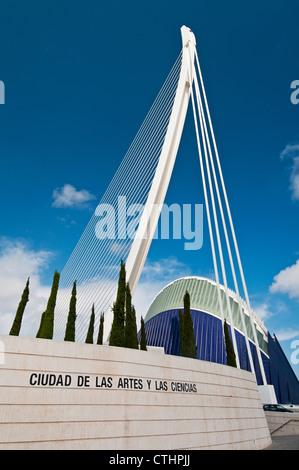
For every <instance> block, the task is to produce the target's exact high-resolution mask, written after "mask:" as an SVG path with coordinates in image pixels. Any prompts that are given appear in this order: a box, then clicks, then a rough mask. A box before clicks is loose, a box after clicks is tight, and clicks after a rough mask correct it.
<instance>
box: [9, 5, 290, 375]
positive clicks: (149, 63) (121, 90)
mask: <svg viewBox="0 0 299 470" xmlns="http://www.w3.org/2000/svg"><path fill="white" fill-rule="evenodd" d="M298 13H299V5H298V2H296V1H282V0H281V1H259V2H258V1H256V0H253V1H251V2H238V1H228V2H220V1H215V0H212V1H211V0H209V1H200V0H196V1H193V0H190V1H189V2H188V3H184V2H179V1H176V0H175V1H171V2H170V1H169V0H167V1H163V0H162V1H159V2H157V1H155V0H153V1H151V2H137V1H126V2H123V1H119V0H117V1H114V2H99V1H84V2H83V1H82V0H81V1H76V0H75V1H74V0H72V1H65V0H60V1H55V0H51V2H50V1H44V2H39V1H32V0H29V1H27V2H22V1H20V0H10V1H2V2H1V7H0V80H2V81H3V82H4V84H5V105H1V106H0V158H1V172H0V196H1V197H0V204H1V231H0V240H1V247H0V249H1V257H0V278H1V280H2V286H5V288H4V289H3V292H2V294H0V295H1V304H2V309H1V315H2V322H0V323H1V324H2V326H1V327H0V328H1V332H2V333H6V332H7V331H6V330H7V325H8V324H10V319H11V314H10V313H9V312H10V310H9V309H12V308H13V305H17V302H18V296H19V293H20V292H21V291H22V289H23V287H24V285H25V281H26V278H27V276H28V275H29V274H30V275H31V276H32V288H33V287H34V286H35V287H36V291H38V295H37V296H36V298H35V303H34V302H33V303H32V309H33V308H35V309H37V308H39V307H40V308H43V306H42V303H43V301H44V298H46V295H47V292H48V291H47V289H48V287H49V285H50V283H51V278H52V274H53V270H54V269H58V270H62V268H63V266H64V264H65V262H66V261H67V259H68V257H69V255H70V254H71V252H72V249H73V247H74V246H75V244H76V242H77V240H78V239H79V237H80V235H81V233H82V232H83V230H84V228H85V226H86V224H87V223H88V221H89V219H90V217H91V215H92V211H93V210H94V209H95V207H96V205H97V202H98V201H99V200H100V199H101V196H102V194H103V193H104V191H105V190H106V188H107V186H108V184H109V182H110V180H111V178H112V177H113V175H114V173H115V171H116V169H117V167H118V165H119V163H120V161H121V160H122V158H123V156H124V155H125V153H126V151H127V149H128V147H129V145H130V143H131V142H132V140H133V138H134V136H135V134H136V132H137V131H138V129H139V126H140V124H141V123H142V121H143V119H144V117H145V115H146V113H147V112H148V110H149V108H150V106H151V104H152V102H153V101H154V99H155V97H156V95H157V93H158V91H159V89H160V87H161V86H162V84H163V82H164V80H165V78H166V76H167V75H168V72H169V70H170V68H171V67H172V65H173V63H174V61H175V60H176V58H177V56H178V54H179V51H180V49H181V37H180V27H181V26H182V25H183V24H185V25H187V26H189V27H190V28H191V29H192V30H193V31H194V33H195V35H196V38H197V50H198V54H199V58H200V62H201V67H202V72H203V75H204V80H205V86H206V91H207V95H208V100H209V105H210V110H211V114H212V119H213V124H214V130H215V134H216V139H217V144H218V148H219V152H220V158H221V163H222V169H223V174H224V178H225V182H226V187H227V191H228V197H229V201H230V205H231V211H232V215H233V219H234V223H235V229H236V234H237V238H238V242H239V248H240V253H241V257H242V262H243V268H244V272H245V276H246V280H247V285H248V291H249V294H250V300H251V303H252V306H253V307H254V308H256V311H257V312H258V313H259V314H260V315H261V317H262V319H263V321H264V323H265V325H266V327H267V328H268V329H269V330H270V332H271V333H276V334H277V335H278V337H279V338H280V340H281V344H282V346H283V348H284V351H285V353H286V355H287V357H288V358H289V359H290V358H291V354H292V352H293V351H294V349H292V347H291V346H292V344H293V342H294V341H296V340H299V317H298V310H299V303H298V302H299V262H298V264H296V262H297V260H298V259H299V240H298V232H299V182H298V180H299V176H298V175H299V127H298V124H299V105H294V104H292V103H291V100H290V96H291V93H292V90H291V88H290V85H291V82H292V81H293V80H296V79H297V80H298V79H299V63H298V50H299V35H298ZM190 168H192V171H190ZM65 185H69V186H67V187H65ZM61 188H66V189H67V193H66V194H65V197H66V198H67V201H68V205H67V206H65V204H61V203H60V204H59V199H58V202H57V197H56V199H55V198H54V197H53V194H54V196H55V195H56V196H58V195H59V194H60V191H61ZM55 190H56V193H55V192H54V191H55ZM55 200H56V203H55ZM60 202H61V200H60ZM166 202H167V203H169V204H170V203H173V202H181V203H182V202H185V203H188V202H198V203H203V202H204V201H203V195H202V188H201V179H200V173H199V163H198V156H197V154H196V147H195V133H194V126H193V122H192V116H191V113H188V116H187V120H186V126H185V129H184V133H183V137H182V141H181V146H180V149H179V152H178V156H177V162H176V165H175V168H174V173H173V177H172V180H171V184H170V187H169V191H168V193H167V197H166ZM62 206H63V207H62ZM166 258H171V269H168V271H167V272H165V269H164V270H163V266H165V262H164V261H163V260H165V259H166ZM151 268H152V269H151ZM28 271H29V272H28ZM211 272H212V259H211V252H210V246H209V242H208V233H207V224H206V223H204V243H203V247H202V249H201V250H199V251H198V252H196V253H194V252H186V251H184V250H183V248H182V243H179V242H175V241H173V242H172V243H171V242H170V243H167V242H166V241H163V240H162V241H161V240H155V241H154V242H153V244H152V246H151V249H150V252H149V258H148V263H147V269H146V270H145V273H144V275H143V278H142V282H144V283H145V284H146V283H149V284H151V286H152V287H153V291H152V292H153V294H152V295H155V293H156V292H155V289H158V287H159V288H160V287H161V283H164V284H165V282H167V281H169V280H172V279H173V278H175V277H179V276H180V275H187V274H200V275H212V274H211ZM155 276H156V277H155ZM6 286H7V287H6ZM271 286H272V287H271ZM14 309H15V307H14ZM32 315H33V313H32ZM298 356H299V355H298ZM298 356H297V357H298ZM293 367H294V370H296V373H297V374H298V373H299V366H298V365H295V364H293Z"/></svg>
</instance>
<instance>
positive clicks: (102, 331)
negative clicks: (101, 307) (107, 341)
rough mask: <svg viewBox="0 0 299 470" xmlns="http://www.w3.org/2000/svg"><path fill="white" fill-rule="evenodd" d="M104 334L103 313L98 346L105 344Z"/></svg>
mask: <svg viewBox="0 0 299 470" xmlns="http://www.w3.org/2000/svg"><path fill="white" fill-rule="evenodd" d="M103 334H104V314H103V313H101V316H100V326H99V333H98V339H97V344H103Z"/></svg>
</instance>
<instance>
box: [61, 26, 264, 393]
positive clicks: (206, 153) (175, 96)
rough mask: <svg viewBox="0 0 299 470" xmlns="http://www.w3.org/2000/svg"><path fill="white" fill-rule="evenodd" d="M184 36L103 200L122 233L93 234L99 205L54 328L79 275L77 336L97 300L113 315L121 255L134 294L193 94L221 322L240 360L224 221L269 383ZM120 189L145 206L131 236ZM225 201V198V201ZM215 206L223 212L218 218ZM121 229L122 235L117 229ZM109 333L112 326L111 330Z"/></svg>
mask: <svg viewBox="0 0 299 470" xmlns="http://www.w3.org/2000/svg"><path fill="white" fill-rule="evenodd" d="M181 35H182V51H181V53H180V55H179V57H178V59H177V61H176V63H175V65H174V67H173V68H172V70H171V72H170V74H169V76H168V78H167V80H166V82H165V84H164V85H163V87H162V89H161V91H160V93H159V95H158V97H157V99H156V101H155V102H154V104H153V106H152V108H151V110H150V112H149V114H148V116H147V117H146V119H145V121H144V123H143V125H142V126H141V128H140V130H139V132H138V134H137V135H136V138H135V139H134V141H133V143H132V145H131V147H130V149H129V150H128V152H127V154H126V156H125V158H124V160H123V162H122V163H121V165H120V167H119V169H118V171H117V173H116V174H115V177H114V178H113V180H112V182H111V184H110V186H109V187H108V189H107V191H106V193H105V194H104V196H103V199H102V200H101V203H100V204H101V207H102V206H103V204H107V211H108V205H109V204H114V206H116V205H117V207H118V210H119V213H121V217H120V218H119V219H118V226H117V229H118V240H117V242H115V240H113V237H111V238H110V237H109V236H107V238H105V240H98V239H97V237H96V236H95V234H96V232H97V223H98V222H97V221H98V216H99V213H98V212H97V209H96V211H95V214H94V216H93V217H92V219H91V221H90V223H89V224H88V226H87V228H86V230H85V232H84V233H83V235H82V237H81V239H80V240H79V242H78V244H77V246H76V248H75V250H74V252H73V253H72V255H71V257H70V259H69V261H68V263H67V265H66V266H65V268H64V270H63V272H62V273H61V287H60V292H62V294H59V295H60V298H58V309H61V310H62V309H64V313H63V314H60V316H59V320H58V323H57V324H56V325H55V328H56V330H57V331H58V333H57V336H58V337H62V334H63V329H64V326H65V324H66V315H67V309H68V308H67V303H68V301H69V296H70V289H71V285H72V282H73V281H74V280H75V279H76V280H77V286H78V290H79V292H78V302H81V304H80V305H78V308H77V310H78V312H79V311H80V309H81V313H80V315H81V316H80V318H79V327H77V328H76V331H77V339H78V340H79V341H80V340H83V339H84V334H85V332H86V329H87V324H88V320H89V316H90V309H91V304H92V303H94V304H95V306H96V310H98V311H104V312H105V314H106V315H107V316H109V315H111V306H112V303H113V301H114V298H115V293H116V286H117V277H118V270H119V263H120V259H123V260H124V261H126V271H127V279H128V282H129V285H130V288H131V292H132V294H133V293H134V291H135V288H136V286H137V283H138V280H139V277H140V274H141V272H142V269H143V266H144V263H145V260H146V256H147V253H148V250H149V247H150V244H151V241H152V238H153V236H154V232H155V229H156V226H157V223H158V219H159V216H160V212H161V209H162V205H163V202H164V199H165V195H166V192H167V188H168V185H169V181H170V178H171V174H172V170H173V166H174V163H175V159H176V155H177V151H178V148H179V144H180V140H181V135H182V131H183V127H184V123H185V117H186V113H187V109H188V103H189V100H190V97H191V103H192V110H193V116H194V124H195V132H196V139H197V146H198V153H199V160H200V168H201V176H202V184H203V191H204V199H205V206H206V212H207V220H208V227H209V235H210V242H211V249H212V258H213V265H214V272H215V278H216V284H217V288H218V300H219V308H220V312H221V317H222V322H223V321H224V313H223V312H224V308H225V309H227V310H228V317H229V321H230V325H231V332H232V342H233V346H234V350H235V354H236V360H237V366H238V367H240V361H239V357H238V349H237V344H236V337H235V328H234V322H233V315H232V312H231V306H230V301H229V289H228V284H227V273H226V269H227V267H226V266H225V262H224V255H223V243H222V241H221V236H220V228H219V225H220V224H221V225H220V227H221V228H222V230H223V232H224V238H225V243H224V247H226V249H227V253H228V257H229V267H230V270H231V273H232V277H233V280H234V288H235V292H236V296H237V298H238V299H239V306H240V307H239V308H240V316H241V318H242V323H243V329H244V332H245V338H246V345H247V351H248V356H249V360H250V365H251V370H252V372H253V373H254V372H255V371H254V366H253V360H252V356H251V350H250V347H249V341H248V335H247V332H246V325H245V320H244V315H243V310H242V307H241V298H240V293H239V287H238V282H237V274H236V267H237V270H238V272H239V275H240V278H241V283H242V287H243V292H244V297H245V300H246V303H247V311H248V312H249V314H250V320H251V327H252V331H253V335H254V341H255V345H256V350H257V354H258V360H259V366H260V369H261V373H262V379H263V383H264V385H266V384H267V381H266V377H265V372H264V367H263V362H262V358H261V353H260V349H259V346H258V340H257V336H256V330H255V326H254V321H253V317H252V314H251V312H252V309H251V307H250V302H249V296H248V292H247V287H246V282H245V277H244V273H243V268H242V263H241V258H240V254H239V249H238V244H237V240H236V236H235V231H234V226H233V221H232V217H231V212H230V207H229V203H228V198H227V193H226V188H225V184H224V179H223V175H222V170H221V165H220V159H219V154H218V150H217V145H216V140H215V135H214V131H213V126H212V122H211V116H210V112H209V107H208V103H207V97H206V93H205V88H204V83H203V78H202V73H201V69H200V65H199V60H198V56H197V51H196V40H195V36H194V34H193V33H192V31H191V30H190V29H189V28H187V27H186V26H183V27H182V28H181ZM119 195H122V196H126V201H127V203H128V202H130V201H131V202H132V201H133V202H134V203H135V204H136V203H137V204H140V205H142V206H143V207H144V209H143V212H141V213H140V219H139V225H138V229H137V231H136V234H135V237H134V238H133V239H132V238H130V239H128V237H126V236H125V235H126V234H125V228H124V219H125V216H126V213H125V209H124V208H122V207H121V202H120V200H119V198H118V202H116V201H117V196H119ZM222 200H224V204H223V203H222ZM122 209H123V210H122ZM217 211H219V212H220V218H218V215H217ZM119 213H118V215H119ZM131 215H133V214H131ZM218 219H219V220H218ZM107 220H108V221H109V220H112V221H113V214H111V215H109V216H108V219H107ZM120 234H123V235H124V236H120ZM230 237H231V239H232V246H231V243H230ZM233 253H234V256H233ZM234 257H235V258H236V263H235V262H234ZM235 264H236V267H235ZM220 276H222V284H223V286H224V289H225V296H226V297H225V299H226V306H224V305H223V298H222V296H221V292H220ZM82 312H84V313H82ZM80 320H81V321H80ZM108 323H109V322H108ZM107 333H109V332H108V331H106V334H107Z"/></svg>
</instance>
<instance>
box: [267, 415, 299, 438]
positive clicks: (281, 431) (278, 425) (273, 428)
mask: <svg viewBox="0 0 299 470" xmlns="http://www.w3.org/2000/svg"><path fill="white" fill-rule="evenodd" d="M265 415H266V418H267V422H268V426H269V430H270V433H271V435H272V436H292V435H297V436H299V413H278V412H276V411H266V412H265ZM298 440H299V437H298Z"/></svg>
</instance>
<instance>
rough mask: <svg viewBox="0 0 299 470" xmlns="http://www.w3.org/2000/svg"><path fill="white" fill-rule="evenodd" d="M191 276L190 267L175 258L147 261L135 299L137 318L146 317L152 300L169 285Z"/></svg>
mask: <svg viewBox="0 0 299 470" xmlns="http://www.w3.org/2000/svg"><path fill="white" fill-rule="evenodd" d="M191 275H192V272H191V270H190V268H189V266H187V265H186V264H184V263H182V262H181V261H179V260H178V259H177V258H175V257H170V258H163V259H160V260H158V261H150V260H147V261H146V263H145V265H144V268H143V271H142V275H141V277H140V281H139V283H138V285H137V288H136V291H135V293H134V297H133V303H134V306H135V309H136V315H137V318H138V319H140V317H141V315H142V316H143V318H144V317H145V315H146V313H147V310H148V308H149V306H150V304H151V302H152V300H153V299H154V298H155V296H156V295H157V294H158V293H159V292H160V290H161V289H163V287H165V286H166V285H167V284H168V283H170V282H172V281H174V280H175V279H178V278H180V277H183V276H191Z"/></svg>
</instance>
